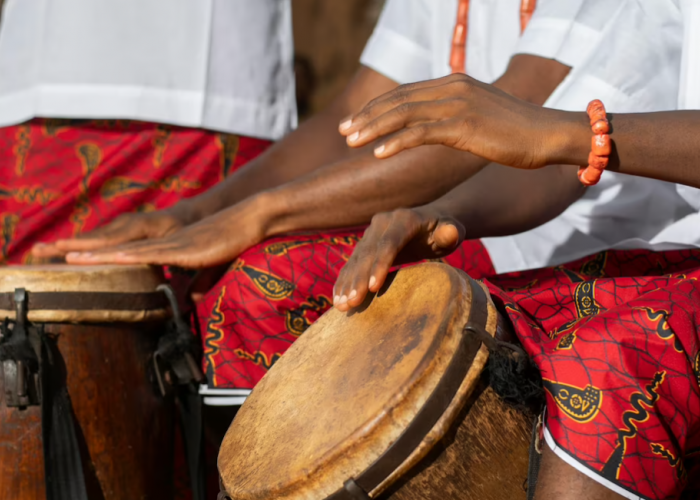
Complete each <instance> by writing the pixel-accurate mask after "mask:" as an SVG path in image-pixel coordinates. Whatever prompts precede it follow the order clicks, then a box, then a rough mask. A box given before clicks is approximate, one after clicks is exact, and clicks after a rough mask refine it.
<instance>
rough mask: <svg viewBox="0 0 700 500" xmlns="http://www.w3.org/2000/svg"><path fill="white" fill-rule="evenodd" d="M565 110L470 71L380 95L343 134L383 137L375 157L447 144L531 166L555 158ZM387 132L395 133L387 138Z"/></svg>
mask: <svg viewBox="0 0 700 500" xmlns="http://www.w3.org/2000/svg"><path fill="white" fill-rule="evenodd" d="M567 115H568V114H567V113H563V112H560V111H555V110H551V109H545V108H541V107H539V106H535V105H532V104H529V103H527V102H525V101H521V100H519V99H517V98H515V97H513V96H511V95H508V94H506V93H505V92H502V91H501V90H499V89H497V88H495V87H493V86H491V85H486V84H484V83H481V82H479V81H477V80H474V79H473V78H470V77H468V76H466V75H451V76H448V77H445V78H440V79H438V80H431V81H427V82H420V83H415V84H409V85H402V86H400V87H398V88H396V89H395V90H392V91H390V92H388V93H386V94H384V95H383V96H380V97H378V98H377V99H375V100H373V101H371V102H370V103H369V104H367V106H365V108H364V109H363V110H362V111H360V112H359V113H358V114H356V115H354V116H352V117H350V119H348V120H345V121H344V122H343V123H341V125H340V133H341V134H342V135H344V136H346V137H347V139H346V140H347V143H348V145H350V146H351V147H361V146H365V145H366V144H368V143H370V142H372V141H374V140H376V139H380V138H381V141H380V144H379V145H378V146H377V147H376V148H375V150H374V154H375V156H376V157H377V158H388V157H390V156H393V155H395V154H397V153H399V152H401V151H403V150H405V149H409V148H415V147H417V146H421V145H424V144H443V145H445V146H449V147H452V148H455V149H460V150H463V151H467V152H470V153H473V154H475V155H477V156H481V157H482V158H486V159H487V160H490V161H494V162H497V163H501V164H504V165H508V166H511V167H517V168H523V169H532V168H539V167H543V166H545V165H546V164H549V162H550V161H551V160H553V159H550V158H549V157H550V156H552V154H551V152H550V150H551V149H552V148H551V147H552V146H553V145H556V146H558V144H552V143H553V142H556V141H552V138H553V137H555V136H556V135H557V134H556V133H557V132H558V131H559V130H560V128H561V121H562V120H566V118H567ZM569 119H571V118H570V117H569ZM389 134H393V135H392V136H390V137H388V138H386V137H385V136H387V135H389ZM589 135H590V134H589ZM586 140H587V141H590V139H589V138H588V137H587V138H586ZM586 144H587V143H586Z"/></svg>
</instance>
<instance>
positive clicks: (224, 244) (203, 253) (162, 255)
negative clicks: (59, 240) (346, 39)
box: [66, 202, 264, 269]
mask: <svg viewBox="0 0 700 500" xmlns="http://www.w3.org/2000/svg"><path fill="white" fill-rule="evenodd" d="M259 215H260V214H259V211H258V210H257V209H256V207H255V206H254V203H251V202H244V203H240V204H238V205H234V206H233V207H231V208H228V209H226V210H222V211H221V212H218V213H217V214H215V215H212V216H209V217H206V218H204V219H202V220H201V221H199V222H197V223H195V224H191V225H189V226H186V227H184V228H182V229H180V230H179V231H176V232H174V233H172V234H169V235H167V236H165V237H163V238H158V239H148V240H146V241H139V242H134V243H127V244H124V245H118V246H115V247H110V248H103V249H99V250H95V251H92V252H71V253H68V254H67V255H66V261H67V262H68V263H69V264H152V265H168V266H178V267H183V268H191V269H203V268H209V267H214V266H219V265H221V264H226V263H228V262H231V261H232V260H234V259H235V258H236V257H238V255H239V254H241V253H242V252H243V251H245V250H247V249H248V248H250V247H251V246H253V245H256V244H257V243H259V242H260V241H262V240H263V238H264V228H263V227H262V225H261V223H260V219H259Z"/></svg>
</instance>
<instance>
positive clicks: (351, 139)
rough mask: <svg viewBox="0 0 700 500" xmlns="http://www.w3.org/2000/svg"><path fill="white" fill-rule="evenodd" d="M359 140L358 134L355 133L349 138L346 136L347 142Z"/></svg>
mask: <svg viewBox="0 0 700 500" xmlns="http://www.w3.org/2000/svg"><path fill="white" fill-rule="evenodd" d="M359 138H360V133H359V132H355V133H353V134H351V135H350V136H348V141H350V142H355V141H356V140H357V139H359Z"/></svg>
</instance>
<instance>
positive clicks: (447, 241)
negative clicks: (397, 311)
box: [333, 205, 464, 311]
mask: <svg viewBox="0 0 700 500" xmlns="http://www.w3.org/2000/svg"><path fill="white" fill-rule="evenodd" d="M463 240H464V226H463V225H462V224H461V223H460V222H459V221H457V220H456V219H454V218H452V217H449V216H442V215H441V214H440V213H439V211H438V210H436V209H433V208H432V207H431V206H429V205H428V206H424V207H419V208H414V209H399V210H396V211H394V212H386V213H380V214H377V215H376V216H374V217H373V218H372V224H371V225H370V226H369V227H368V228H367V231H365V234H364V236H363V238H362V241H361V242H360V243H359V244H358V246H357V248H356V249H355V251H354V252H353V254H352V257H350V260H349V261H348V263H347V264H346V265H345V267H344V268H343V269H342V271H341V272H340V276H339V277H338V281H337V283H336V286H335V289H334V293H333V304H334V305H335V307H336V308H337V309H339V310H340V311H347V310H349V309H350V308H352V307H357V306H359V305H360V304H362V302H363V301H364V299H365V297H366V296H367V293H368V292H377V291H378V290H379V289H380V288H381V287H382V285H384V282H385V280H386V278H387V275H388V274H389V271H390V269H391V268H392V266H395V265H400V264H407V263H412V262H417V261H420V260H425V259H438V258H441V257H444V256H445V255H448V254H450V253H452V251H454V250H455V249H456V248H457V247H458V246H459V244H460V243H461V242H462V241H463Z"/></svg>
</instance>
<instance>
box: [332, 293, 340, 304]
mask: <svg viewBox="0 0 700 500" xmlns="http://www.w3.org/2000/svg"><path fill="white" fill-rule="evenodd" d="M338 302H340V295H336V296H335V297H333V305H336V304H337V303H338Z"/></svg>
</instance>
